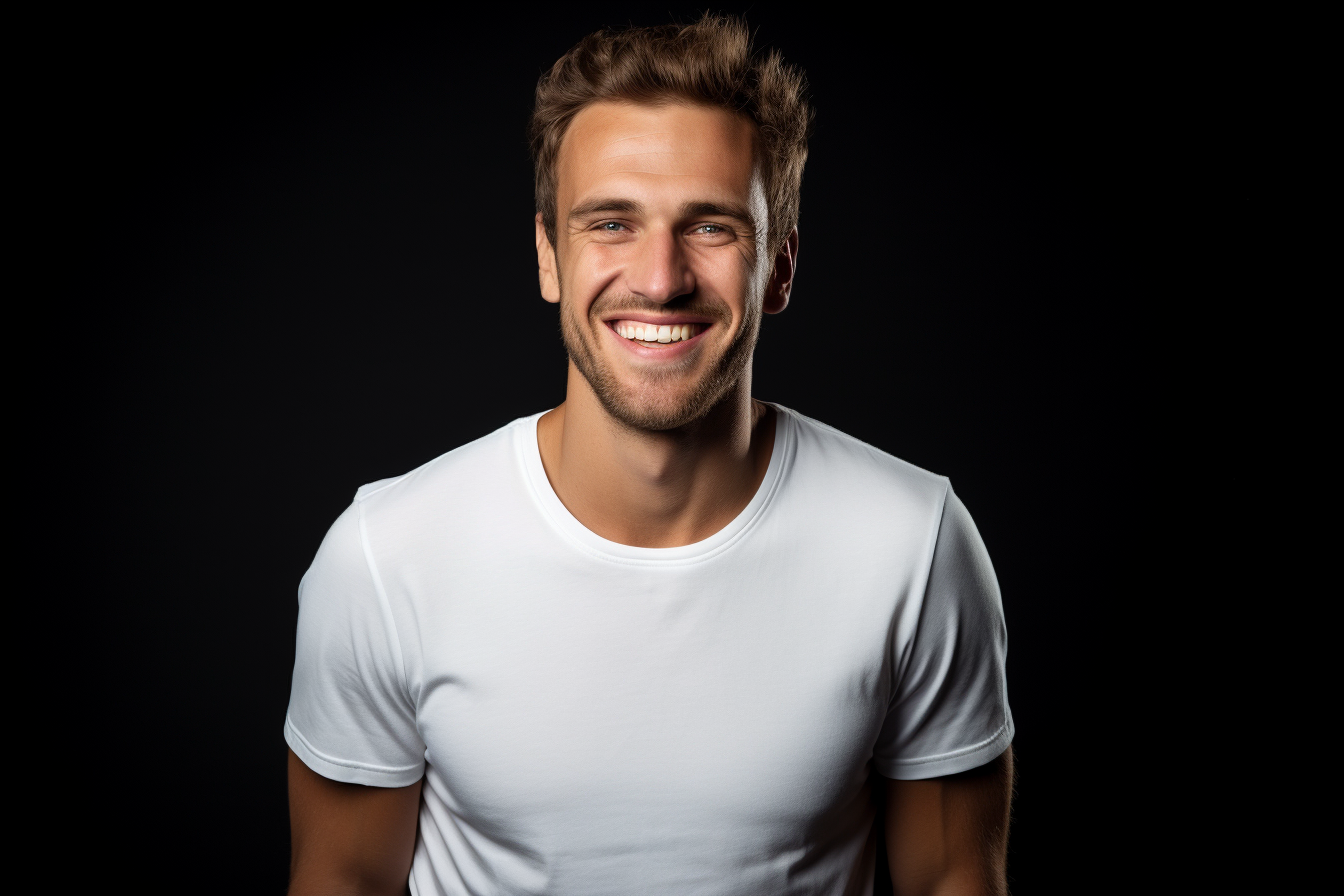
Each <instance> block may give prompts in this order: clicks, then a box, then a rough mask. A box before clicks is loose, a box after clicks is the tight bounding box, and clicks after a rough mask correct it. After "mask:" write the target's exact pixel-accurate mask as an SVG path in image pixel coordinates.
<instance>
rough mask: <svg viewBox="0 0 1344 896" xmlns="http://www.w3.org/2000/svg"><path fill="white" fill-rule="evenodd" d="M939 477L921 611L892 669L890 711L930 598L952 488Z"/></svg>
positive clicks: (897, 695) (892, 648)
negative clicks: (908, 639)
mask: <svg viewBox="0 0 1344 896" xmlns="http://www.w3.org/2000/svg"><path fill="white" fill-rule="evenodd" d="M939 478H941V479H942V480H943V491H942V494H941V495H940V496H939V499H938V512H937V513H935V514H933V524H932V527H931V531H930V532H929V537H928V539H927V541H928V545H929V546H928V548H927V554H926V555H925V557H924V563H923V569H924V583H923V586H922V587H921V588H920V591H919V612H918V613H917V614H916V615H915V620H916V621H915V633H914V635H913V636H912V637H911V638H910V641H909V643H908V644H907V645H906V647H907V649H906V650H905V652H904V654H903V655H902V656H901V658H900V661H899V663H898V665H899V668H895V667H893V669H892V673H893V675H894V677H893V679H892V682H891V700H889V701H888V702H887V711H888V712H890V711H891V709H892V707H893V706H895V701H897V700H898V699H899V698H900V696H901V694H900V691H901V681H902V680H903V679H904V678H905V673H906V670H907V669H908V668H909V665H910V657H911V656H912V655H913V654H914V648H915V642H916V641H918V640H919V636H920V634H921V633H922V631H923V624H922V623H923V621H924V608H925V604H927V602H928V599H929V581H930V580H931V579H932V578H933V558H934V555H935V554H936V553H937V550H938V541H939V537H940V536H941V535H942V529H943V516H944V515H945V514H946V513H947V495H948V492H950V491H951V490H952V482H951V480H949V479H948V478H947V477H946V476H943V477H939ZM895 630H896V626H894V625H893V626H892V636H893V637H895ZM895 647H896V645H895V644H892V645H888V650H891V651H894V650H895Z"/></svg>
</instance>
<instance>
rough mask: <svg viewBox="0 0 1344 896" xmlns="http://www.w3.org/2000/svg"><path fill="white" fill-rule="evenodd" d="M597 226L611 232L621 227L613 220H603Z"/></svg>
mask: <svg viewBox="0 0 1344 896" xmlns="http://www.w3.org/2000/svg"><path fill="white" fill-rule="evenodd" d="M597 226H598V227H599V228H601V229H602V230H606V231H608V232H611V233H614V232H616V231H618V230H620V229H621V225H620V224H618V223H616V222H615V221H605V222H603V223H601V224H599V225H597Z"/></svg>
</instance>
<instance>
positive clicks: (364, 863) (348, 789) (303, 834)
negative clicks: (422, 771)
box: [289, 750, 420, 896]
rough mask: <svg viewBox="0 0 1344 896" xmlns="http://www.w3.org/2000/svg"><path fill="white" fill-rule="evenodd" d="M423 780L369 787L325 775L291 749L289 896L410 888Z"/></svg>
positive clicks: (394, 893)
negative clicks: (345, 782)
mask: <svg viewBox="0 0 1344 896" xmlns="http://www.w3.org/2000/svg"><path fill="white" fill-rule="evenodd" d="M419 814H420V783H418V782H417V783H415V784H412V785H411V786H409V787H365V786H363V785H361V784H343V783H341V782H339V781H332V780H330V779H328V778H324V777H322V776H321V775H319V774H318V773H317V772H315V771H313V770H311V769H310V768H308V766H306V765H304V764H303V760H301V759H300V758H299V757H298V756H295V755H294V751H293V750H290V751H289V826H290V832H291V854H290V863H289V874H290V884H289V896H356V894H358V896H401V894H403V893H406V892H407V884H406V881H407V879H408V878H409V877H410V873H411V856H412V854H413V852H414V850H415V829H416V824H417V823H418V821H419Z"/></svg>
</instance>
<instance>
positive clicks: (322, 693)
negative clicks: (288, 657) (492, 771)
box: [285, 502, 425, 787]
mask: <svg viewBox="0 0 1344 896" xmlns="http://www.w3.org/2000/svg"><path fill="white" fill-rule="evenodd" d="M377 576H378V572H377V569H376V567H374V566H373V565H372V564H371V563H370V562H369V560H368V556H367V553H366V550H365V539H364V536H363V527H362V520H361V515H360V505H359V503H358V502H356V503H355V504H354V505H353V506H351V507H350V508H349V509H348V510H346V511H345V513H343V514H341V516H340V517H339V518H338V519H337V520H336V522H335V524H333V525H332V527H331V530H330V531H329V532H328V533H327V537H326V538H325V539H324V540H323V542H322V546H321V547H320V548H319V549H318V551H317V556H316V558H314V560H313V565H312V566H311V567H310V568H309V569H308V572H307V573H305V574H304V577H303V581H302V582H301V583H300V585H299V629H298V638H297V643H296V649H295V658H294V681H293V685H292V687H291V690H290V696H289V712H288V713H287V714H286V717H285V740H286V741H287V742H288V743H289V746H290V749H292V750H293V751H294V752H295V754H297V755H298V757H299V758H300V759H302V760H303V762H304V763H305V764H306V765H307V766H308V767H309V768H311V769H312V770H313V771H315V772H317V773H318V774H320V775H322V776H324V777H327V778H332V779H334V780H337V781H345V782H348V783H351V784H369V785H373V786H375V787H403V786H406V785H408V784H414V783H415V782H416V781H418V780H420V777H421V775H422V774H423V773H424V765H425V761H424V757H425V745H424V742H423V741H422V740H421V739H420V734H419V732H418V730H417V728H416V720H415V706H414V704H413V702H412V700H411V699H410V696H409V694H408V693H407V689H406V686H405V671H404V668H403V666H402V661H401V648H400V644H399V642H398V639H397V632H396V626H395V623H394V621H393V618H392V612H391V608H390V607H389V606H388V603H387V599H386V595H384V594H383V593H382V591H381V586H380V583H379V581H378V578H377Z"/></svg>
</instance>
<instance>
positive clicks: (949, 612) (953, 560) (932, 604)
mask: <svg viewBox="0 0 1344 896" xmlns="http://www.w3.org/2000/svg"><path fill="white" fill-rule="evenodd" d="M895 649H896V650H897V651H898V652H899V653H900V654H901V655H898V656H895V657H893V668H894V669H896V670H897V671H896V676H897V677H896V681H895V687H894V690H893V694H892V699H891V703H890V705H889V708H888V711H887V718H886V721H885V722H884V724H883V727H882V730H881V733H880V734H879V736H878V742H877V745H876V747H875V749H874V755H873V764H874V767H875V768H876V770H877V771H878V772H879V773H880V774H882V775H885V776H886V777H888V778H897V779H903V780H916V779H922V778H935V777H939V776H942V775H951V774H956V773H957V772H962V771H966V770H968V769H972V768H975V767H977V766H980V765H984V764H985V763H987V762H989V761H991V760H993V759H994V758H996V757H997V756H998V755H999V754H1001V753H1002V752H1003V751H1004V750H1006V749H1007V748H1008V745H1009V744H1010V743H1012V740H1013V717H1012V713H1011V712H1010V711H1009V708H1008V683H1007V676H1006V674H1005V669H1004V663H1005V660H1006V659H1007V653H1008V633H1007V628H1006V627H1005V625H1004V621H1003V602H1002V599H1001V597H1000V595H999V584H998V580H997V579H996V578H995V576H994V567H993V566H992V565H990V562H989V553H988V552H987V551H986V550H985V545H984V542H983V541H982V540H981V538H980V533H979V532H978V531H977V530H976V528H975V523H974V522H973V521H972V520H971V515H970V513H968V512H967V510H966V507H965V505H963V504H962V503H961V501H960V500H959V499H958V498H957V496H956V494H955V493H953V492H952V490H951V488H949V489H948V491H947V498H946V501H945V503H944V506H943V513H942V519H941V521H940V523H939V526H938V537H937V541H936V543H935V545H934V551H933V558H932V561H931V563H930V568H929V575H928V580H927V584H926V586H925V589H924V596H923V602H922V605H921V607H920V610H919V623H918V627H917V629H916V631H915V632H914V635H913V637H912V638H909V639H907V641H906V643H904V644H897V645H895Z"/></svg>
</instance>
